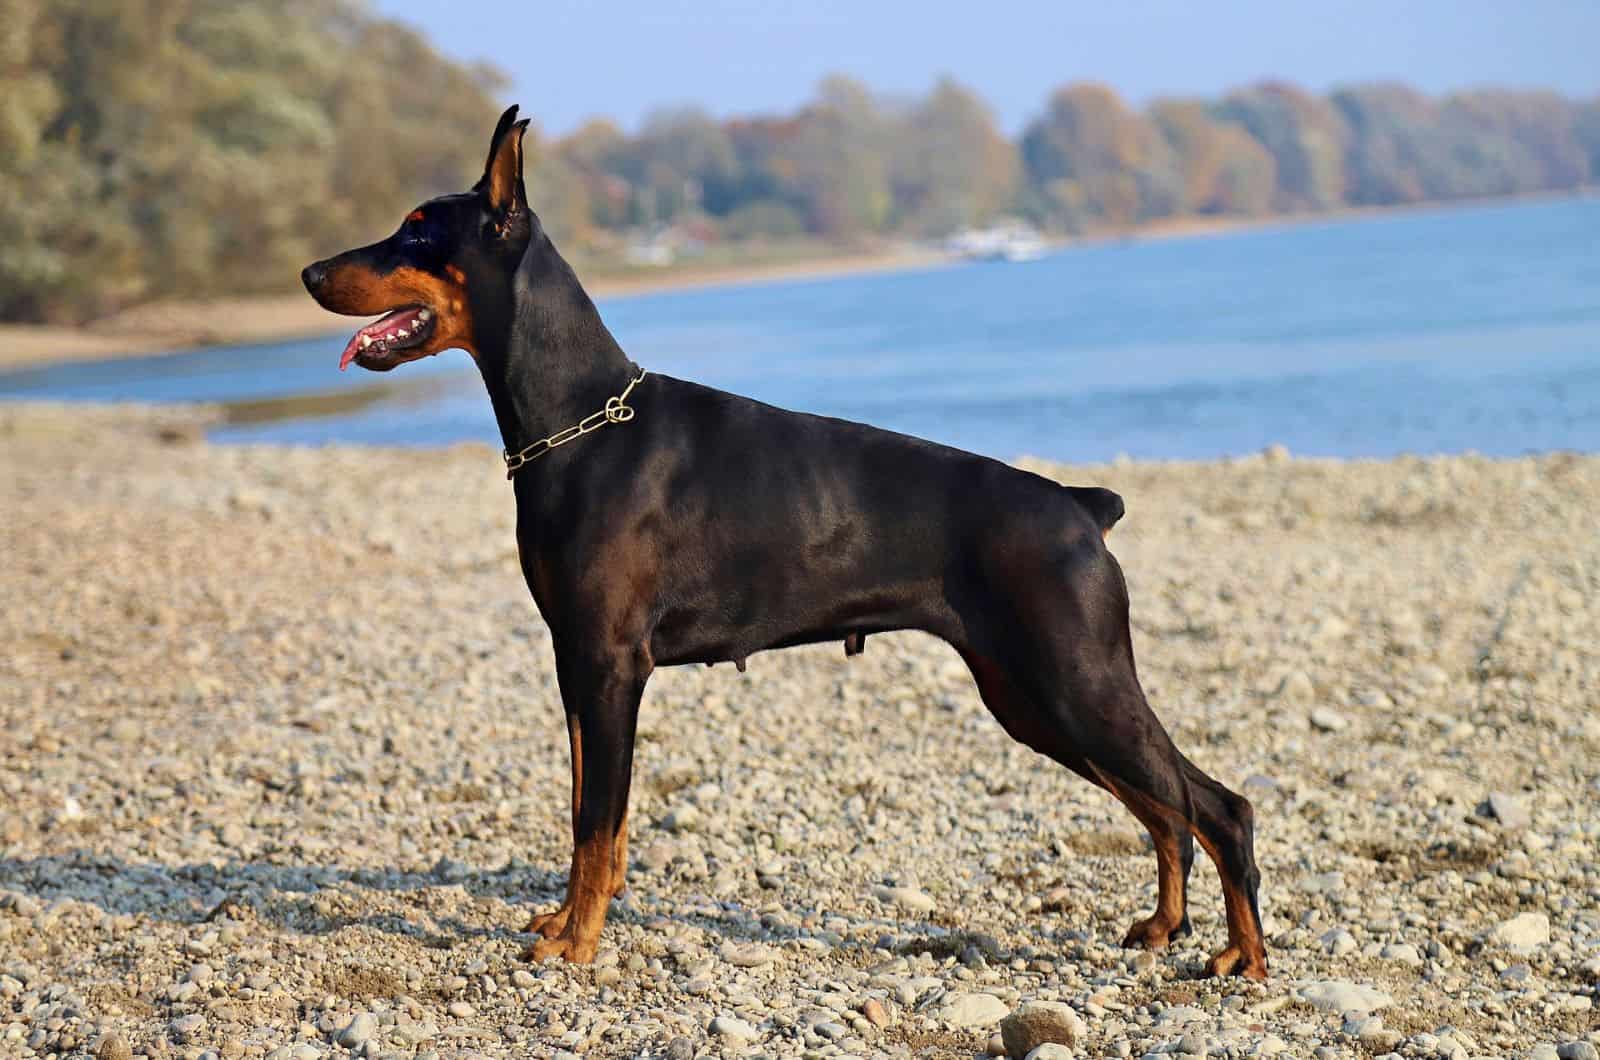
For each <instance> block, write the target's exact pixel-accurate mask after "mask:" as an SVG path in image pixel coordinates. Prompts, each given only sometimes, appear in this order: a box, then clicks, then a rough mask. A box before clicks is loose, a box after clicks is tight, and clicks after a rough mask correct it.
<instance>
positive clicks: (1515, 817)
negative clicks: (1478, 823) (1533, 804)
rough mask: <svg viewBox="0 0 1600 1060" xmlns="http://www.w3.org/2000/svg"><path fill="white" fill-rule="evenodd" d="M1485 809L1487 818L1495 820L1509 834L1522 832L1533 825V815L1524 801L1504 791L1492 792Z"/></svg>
mask: <svg viewBox="0 0 1600 1060" xmlns="http://www.w3.org/2000/svg"><path fill="white" fill-rule="evenodd" d="M1484 808H1485V810H1487V813H1486V814H1485V816H1488V817H1492V818H1494V819H1495V820H1496V821H1498V822H1499V823H1500V827H1501V828H1503V829H1505V830H1506V831H1508V832H1520V831H1522V830H1523V829H1525V828H1527V827H1528V826H1530V825H1531V824H1533V815H1532V814H1530V813H1529V812H1528V808H1527V806H1526V805H1524V803H1523V801H1522V800H1521V799H1519V798H1517V797H1516V796H1515V795H1508V794H1506V793H1505V792H1503V791H1491V792H1490V793H1489V798H1488V800H1487V801H1486V803H1485V805H1484Z"/></svg>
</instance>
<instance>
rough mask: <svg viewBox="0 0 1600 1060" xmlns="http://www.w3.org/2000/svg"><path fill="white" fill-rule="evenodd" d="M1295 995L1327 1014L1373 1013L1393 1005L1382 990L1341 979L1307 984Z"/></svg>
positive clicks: (1391, 999)
mask: <svg viewBox="0 0 1600 1060" xmlns="http://www.w3.org/2000/svg"><path fill="white" fill-rule="evenodd" d="M1297 993H1298V994H1299V996H1300V999H1301V1000H1302V1001H1305V1002H1308V1003H1309V1004H1311V1005H1313V1006H1315V1007H1316V1008H1320V1009H1323V1010H1324V1011H1327V1012H1373V1011H1376V1010H1377V1009H1380V1008H1388V1007H1389V1006H1390V1005H1393V1004H1394V999H1393V998H1392V997H1390V996H1389V995H1388V994H1386V993H1384V992H1383V991H1382V990H1378V989H1376V988H1374V987H1370V986H1364V985H1362V984H1361V983H1351V982H1347V981H1345V980H1343V979H1324V980H1322V981H1320V982H1315V983H1307V984H1306V985H1305V986H1302V987H1301V988H1300V989H1299V990H1298V991H1297Z"/></svg>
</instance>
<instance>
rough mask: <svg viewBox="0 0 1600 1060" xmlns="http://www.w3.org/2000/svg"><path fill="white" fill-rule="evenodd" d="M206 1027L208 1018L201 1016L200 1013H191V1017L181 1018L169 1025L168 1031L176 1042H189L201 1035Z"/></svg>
mask: <svg viewBox="0 0 1600 1060" xmlns="http://www.w3.org/2000/svg"><path fill="white" fill-rule="evenodd" d="M205 1025H206V1018H205V1017H204V1016H202V1015H200V1013H198V1012H191V1013H190V1014H189V1015H187V1016H179V1017H178V1018H177V1019H175V1020H173V1021H172V1022H171V1023H169V1024H167V1030H168V1031H169V1032H171V1034H172V1037H173V1039H174V1040H176V1041H178V1042H187V1041H189V1040H190V1039H191V1038H193V1037H194V1036H195V1035H197V1034H199V1033H200V1031H201V1030H202V1029H203V1028H204V1027H205Z"/></svg>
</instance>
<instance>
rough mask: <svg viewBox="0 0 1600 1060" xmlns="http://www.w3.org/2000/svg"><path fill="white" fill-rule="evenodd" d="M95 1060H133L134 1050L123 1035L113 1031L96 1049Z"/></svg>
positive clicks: (104, 1037)
mask: <svg viewBox="0 0 1600 1060" xmlns="http://www.w3.org/2000/svg"><path fill="white" fill-rule="evenodd" d="M94 1055H95V1060H133V1048H132V1047H131V1046H129V1045H128V1040H127V1039H126V1038H124V1037H123V1036H122V1035H120V1034H118V1033H116V1032H115V1031H112V1032H111V1033H109V1034H106V1035H104V1036H103V1037H101V1039H100V1041H99V1043H97V1044H96V1045H95V1047H94Z"/></svg>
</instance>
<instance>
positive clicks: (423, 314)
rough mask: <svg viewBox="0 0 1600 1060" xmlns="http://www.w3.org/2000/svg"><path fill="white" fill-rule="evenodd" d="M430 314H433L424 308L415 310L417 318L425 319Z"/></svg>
mask: <svg viewBox="0 0 1600 1060" xmlns="http://www.w3.org/2000/svg"><path fill="white" fill-rule="evenodd" d="M431 316H433V313H432V312H430V311H429V310H426V309H419V310H417V319H418V320H427V319H428V318H429V317H431Z"/></svg>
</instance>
